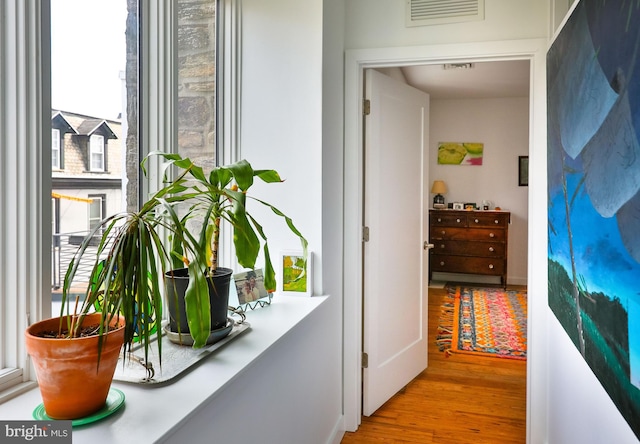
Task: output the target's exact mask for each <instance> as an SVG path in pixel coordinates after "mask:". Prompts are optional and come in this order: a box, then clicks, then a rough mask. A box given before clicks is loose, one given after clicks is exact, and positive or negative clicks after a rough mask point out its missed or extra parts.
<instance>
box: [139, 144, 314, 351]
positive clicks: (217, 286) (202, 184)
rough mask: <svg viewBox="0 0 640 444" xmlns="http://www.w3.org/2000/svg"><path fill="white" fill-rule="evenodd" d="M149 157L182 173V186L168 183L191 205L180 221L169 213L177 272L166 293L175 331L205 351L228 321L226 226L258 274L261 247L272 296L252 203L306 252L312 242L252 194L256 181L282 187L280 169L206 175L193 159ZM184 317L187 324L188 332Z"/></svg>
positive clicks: (267, 279) (232, 169) (244, 167)
mask: <svg viewBox="0 0 640 444" xmlns="http://www.w3.org/2000/svg"><path fill="white" fill-rule="evenodd" d="M149 156H158V157H160V158H162V159H163V160H164V161H165V163H164V165H165V168H166V169H167V170H170V169H177V171H178V175H179V177H180V178H181V179H180V181H179V182H178V183H176V182H175V181H170V180H168V181H166V183H167V184H169V185H170V188H172V193H176V192H177V193H179V194H180V196H181V197H182V198H184V200H183V201H181V203H182V204H183V205H187V206H188V209H187V210H186V214H184V215H182V216H181V217H180V218H179V217H178V212H177V211H175V207H174V206H171V207H170V211H168V212H167V214H168V216H169V217H170V218H171V222H172V231H173V233H174V236H173V239H172V240H173V242H172V248H171V255H172V259H173V261H172V265H173V269H172V270H170V271H169V272H167V273H166V277H167V278H168V280H169V283H168V284H167V286H166V288H167V294H168V302H169V307H170V309H175V314H173V313H172V315H171V321H172V323H173V324H174V326H175V328H176V330H174V331H178V332H180V331H185V330H186V331H188V332H189V333H190V335H191V337H192V339H193V344H194V346H196V347H199V346H203V345H205V344H206V341H207V339H208V338H209V336H210V332H211V331H212V330H215V329H218V328H220V327H221V326H224V323H225V322H226V319H227V305H228V296H229V294H228V293H229V280H230V276H231V274H232V270H231V269H228V268H221V267H219V265H218V251H219V237H220V227H221V224H223V223H227V224H228V225H229V226H230V228H231V229H232V232H233V243H234V246H235V253H236V258H237V260H238V263H239V264H240V266H242V267H244V268H250V269H253V268H254V267H255V264H256V260H257V258H258V256H259V254H260V250H261V247H262V253H263V258H264V263H265V268H264V284H265V287H266V289H267V291H268V292H273V291H275V287H276V281H275V272H274V268H273V264H272V261H271V256H270V252H269V245H268V241H267V237H266V235H265V233H264V230H263V228H262V226H261V225H260V223H258V221H257V220H256V219H255V218H254V217H253V216H252V215H251V214H250V213H249V212H248V211H247V202H248V201H249V200H253V201H254V202H255V203H258V204H260V205H263V206H265V207H267V208H268V209H270V210H271V211H272V212H273V213H274V214H275V215H277V216H279V217H282V218H283V219H284V220H285V222H286V224H287V226H288V227H289V229H290V230H291V232H292V233H293V234H295V235H296V236H297V237H298V238H299V239H300V242H301V244H302V247H303V249H304V251H305V252H306V248H307V241H306V239H305V238H304V237H303V236H302V234H301V233H300V232H299V231H298V229H297V228H296V227H295V225H294V224H293V221H292V220H291V218H289V217H288V216H286V215H285V214H284V213H282V212H281V211H280V210H278V209H277V208H276V207H274V206H273V205H271V204H269V203H267V202H265V201H263V200H260V199H257V198H254V197H252V196H250V195H249V194H248V191H249V189H250V188H251V186H252V185H253V183H254V180H255V179H256V178H258V179H260V180H262V181H263V182H265V183H278V182H282V179H281V178H280V175H279V174H278V173H277V172H276V171H275V170H254V169H253V168H252V166H251V164H250V163H249V162H247V161H246V160H241V161H239V162H236V163H234V164H232V165H227V166H220V167H217V168H214V169H213V170H212V171H210V172H209V173H208V174H206V173H205V172H204V170H203V169H202V168H201V167H200V166H198V165H196V164H194V163H193V162H192V161H191V160H190V159H187V158H182V157H180V156H179V155H177V154H168V153H163V152H153V153H151V154H149ZM165 177H166V175H165ZM193 219H195V220H197V222H198V223H197V224H196V225H198V228H197V229H196V230H197V233H196V235H192V234H191V231H190V230H189V229H188V228H187V225H188V223H189V221H191V220H193ZM305 256H306V254H305ZM185 266H186V267H185ZM178 280H179V281H182V282H181V283H180V285H178V283H177V282H176V281H178ZM178 286H179V287H181V288H180V289H178ZM183 317H185V318H186V324H187V325H188V328H186V329H184V327H185V325H184V324H185V322H183V321H184V319H182V318H183Z"/></svg>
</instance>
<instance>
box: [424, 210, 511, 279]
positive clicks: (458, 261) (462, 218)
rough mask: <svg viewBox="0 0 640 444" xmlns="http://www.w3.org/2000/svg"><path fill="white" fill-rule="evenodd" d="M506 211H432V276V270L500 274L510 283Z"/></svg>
mask: <svg viewBox="0 0 640 444" xmlns="http://www.w3.org/2000/svg"><path fill="white" fill-rule="evenodd" d="M510 219H511V213H508V212H506V211H468V210H463V211H458V210H429V242H430V243H431V244H433V248H432V249H431V251H430V258H429V279H431V276H432V274H433V272H434V271H435V272H446V273H465V274H480V275H489V276H499V277H500V280H501V283H502V285H504V286H506V285H507V241H508V239H509V223H510Z"/></svg>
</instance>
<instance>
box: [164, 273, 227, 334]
mask: <svg viewBox="0 0 640 444" xmlns="http://www.w3.org/2000/svg"><path fill="white" fill-rule="evenodd" d="M232 274H233V270H231V269H230V268H218V269H217V270H216V272H215V274H214V276H213V278H207V282H208V284H209V301H210V303H211V331H214V330H218V329H221V328H224V327H225V326H226V325H227V316H228V308H229V285H230V282H231V275H232ZM165 283H166V289H167V302H168V304H169V328H170V330H171V331H172V332H175V333H189V325H188V324H187V313H186V311H185V304H184V295H185V292H186V291H187V287H188V285H189V273H188V269H187V268H180V269H177V270H171V271H168V272H167V273H166V274H165ZM176 302H177V306H176Z"/></svg>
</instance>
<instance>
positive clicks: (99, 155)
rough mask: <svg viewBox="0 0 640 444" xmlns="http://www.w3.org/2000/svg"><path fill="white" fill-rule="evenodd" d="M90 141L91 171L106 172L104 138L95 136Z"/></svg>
mask: <svg viewBox="0 0 640 444" xmlns="http://www.w3.org/2000/svg"><path fill="white" fill-rule="evenodd" d="M89 140H90V144H89V145H90V147H91V148H90V150H91V155H90V159H91V171H104V169H105V168H104V137H103V136H100V135H98V134H94V135H93V136H91V138H90V139H89Z"/></svg>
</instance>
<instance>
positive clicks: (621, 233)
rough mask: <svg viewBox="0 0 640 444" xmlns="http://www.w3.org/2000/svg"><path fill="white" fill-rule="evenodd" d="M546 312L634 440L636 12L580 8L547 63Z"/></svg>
mask: <svg viewBox="0 0 640 444" xmlns="http://www.w3.org/2000/svg"><path fill="white" fill-rule="evenodd" d="M547 95H548V101H547V104H548V159H547V161H548V194H549V208H548V218H549V250H548V262H549V306H550V308H551V310H552V311H553V313H554V314H555V316H556V317H557V318H558V320H559V321H560V323H561V324H562V326H563V328H564V329H565V331H566V333H567V335H568V336H569V337H570V338H571V340H572V341H573V343H574V344H575V346H576V348H577V349H578V350H579V351H580V353H581V354H582V356H583V358H584V359H585V361H586V362H587V363H588V365H589V367H590V368H591V369H592V371H593V372H594V374H595V375H596V377H597V378H598V380H599V381H600V383H601V384H602V386H603V387H604V389H605V390H606V391H607V393H608V394H609V396H610V397H611V399H612V401H613V402H614V404H615V405H616V406H617V408H618V410H619V411H620V412H621V414H622V415H623V417H624V418H625V419H626V421H627V422H628V423H629V425H630V426H631V428H632V430H633V431H634V433H635V434H636V436H638V437H639V438H640V389H639V387H640V145H639V140H640V6H639V5H638V2H637V1H629V0H606V1H605V0H582V1H581V2H580V3H579V4H578V5H577V6H576V7H575V9H574V10H573V12H572V13H571V16H570V18H569V19H568V21H567V22H566V24H565V26H564V27H563V29H562V31H561V32H560V33H559V34H558V36H557V38H556V39H555V41H554V42H553V44H552V46H551V48H550V50H549V52H548V54H547Z"/></svg>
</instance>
